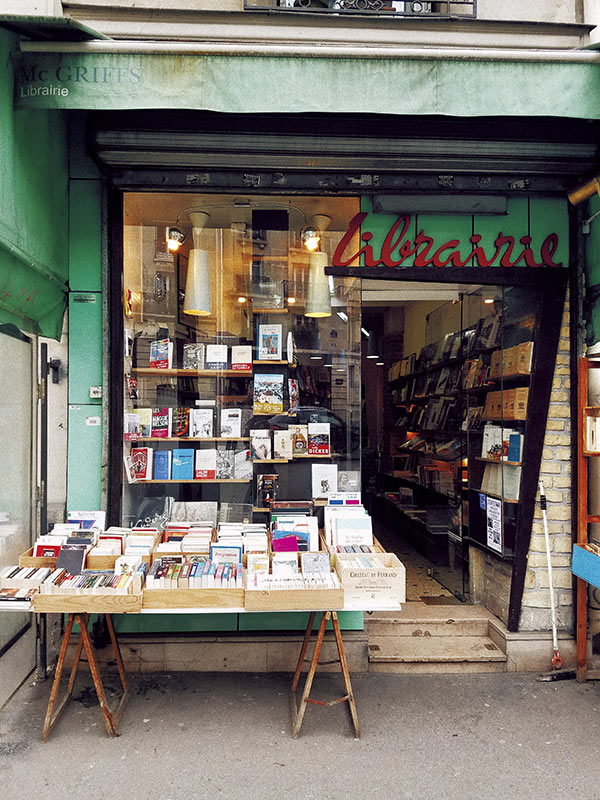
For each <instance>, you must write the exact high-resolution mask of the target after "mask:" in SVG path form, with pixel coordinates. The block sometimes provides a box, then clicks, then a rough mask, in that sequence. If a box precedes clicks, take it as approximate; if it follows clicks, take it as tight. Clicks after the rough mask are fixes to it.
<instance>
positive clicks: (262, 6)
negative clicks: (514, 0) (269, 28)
mask: <svg viewBox="0 0 600 800" xmlns="http://www.w3.org/2000/svg"><path fill="white" fill-rule="evenodd" d="M244 10H245V11H301V12H304V13H311V14H312V13H313V12H314V13H320V14H335V15H337V16H341V15H344V14H367V15H377V16H388V17H435V18H437V19H439V18H440V17H441V18H450V17H476V16H477V0H448V1H447V2H425V0H404V2H391V1H390V0H244Z"/></svg>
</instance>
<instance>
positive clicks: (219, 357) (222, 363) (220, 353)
mask: <svg viewBox="0 0 600 800" xmlns="http://www.w3.org/2000/svg"><path fill="white" fill-rule="evenodd" d="M206 368H207V369H227V345H226V344H207V345H206Z"/></svg>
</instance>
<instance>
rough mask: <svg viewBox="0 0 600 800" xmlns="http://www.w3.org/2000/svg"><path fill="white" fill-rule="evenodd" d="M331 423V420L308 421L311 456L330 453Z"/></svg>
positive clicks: (309, 451) (309, 452)
mask: <svg viewBox="0 0 600 800" xmlns="http://www.w3.org/2000/svg"><path fill="white" fill-rule="evenodd" d="M330 438H331V425H330V423H329V422H309V423H308V454H309V455H311V456H328V455H330Z"/></svg>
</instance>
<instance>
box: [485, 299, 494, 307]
mask: <svg viewBox="0 0 600 800" xmlns="http://www.w3.org/2000/svg"><path fill="white" fill-rule="evenodd" d="M483 302H484V303H485V304H486V305H488V306H489V305H491V304H492V303H493V302H494V298H493V297H486V298H485V300H484V301H483Z"/></svg>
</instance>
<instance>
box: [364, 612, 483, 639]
mask: <svg viewBox="0 0 600 800" xmlns="http://www.w3.org/2000/svg"><path fill="white" fill-rule="evenodd" d="M365 628H366V630H367V632H368V634H369V639H371V638H373V637H379V636H411V637H412V636H414V637H418V636H430V637H432V636H487V635H488V628H489V622H488V620H487V619H481V618H476V619H445V620H428V619H410V620H406V619H402V618H400V617H396V618H387V619H365Z"/></svg>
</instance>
